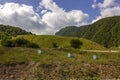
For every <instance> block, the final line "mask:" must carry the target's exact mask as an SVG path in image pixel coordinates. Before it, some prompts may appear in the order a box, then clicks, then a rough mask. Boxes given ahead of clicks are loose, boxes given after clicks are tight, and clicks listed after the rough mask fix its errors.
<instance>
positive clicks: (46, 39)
mask: <svg viewBox="0 0 120 80" xmlns="http://www.w3.org/2000/svg"><path fill="white" fill-rule="evenodd" d="M18 37H22V38H25V39H27V40H29V41H31V42H34V43H36V44H38V45H39V46H40V47H41V48H52V47H53V43H56V44H57V46H62V47H64V48H70V47H71V46H70V41H71V40H72V39H79V38H75V37H62V36H52V35H21V36H17V38H18ZM80 41H81V42H82V43H83V45H82V46H81V49H87V50H94V49H95V50H103V49H106V48H105V47H103V46H101V45H99V44H97V43H95V42H92V41H90V40H87V39H83V38H80Z"/></svg>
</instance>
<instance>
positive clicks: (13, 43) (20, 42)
mask: <svg viewBox="0 0 120 80" xmlns="http://www.w3.org/2000/svg"><path fill="white" fill-rule="evenodd" d="M1 45H2V46H6V47H29V48H39V46H38V45H37V44H35V43H32V42H29V41H28V40H26V39H24V38H17V39H14V40H2V41H1Z"/></svg>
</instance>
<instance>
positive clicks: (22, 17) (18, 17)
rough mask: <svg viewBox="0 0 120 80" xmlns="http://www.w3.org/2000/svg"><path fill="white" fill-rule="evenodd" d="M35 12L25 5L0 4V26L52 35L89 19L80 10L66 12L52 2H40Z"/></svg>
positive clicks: (48, 0) (31, 7) (51, 0)
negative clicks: (4, 25)
mask: <svg viewBox="0 0 120 80" xmlns="http://www.w3.org/2000/svg"><path fill="white" fill-rule="evenodd" d="M36 11H41V12H40V13H39V14H38V13H37V12H36ZM36 11H34V9H33V6H28V5H25V4H19V3H13V2H11V3H5V4H0V24H6V25H12V26H17V27H20V28H22V29H25V30H27V31H30V32H32V33H35V34H54V33H55V32H57V31H58V30H60V29H61V28H64V27H66V26H71V25H76V26H80V25H84V24H87V19H88V17H89V16H88V14H86V13H84V12H82V11H81V10H71V11H66V10H65V9H63V8H60V7H59V6H58V5H57V4H56V3H55V2H54V1H53V0H42V1H41V2H40V5H39V8H37V10H36Z"/></svg>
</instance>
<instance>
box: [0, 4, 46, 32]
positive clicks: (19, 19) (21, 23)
mask: <svg viewBox="0 0 120 80" xmlns="http://www.w3.org/2000/svg"><path fill="white" fill-rule="evenodd" d="M0 24H6V25H12V26H18V27H20V28H22V29H25V30H27V31H31V32H33V33H36V34H42V33H44V32H43V31H44V30H45V29H46V27H47V26H46V24H44V22H42V21H41V17H40V16H39V15H38V14H37V13H36V12H34V10H33V7H32V6H27V5H24V4H18V3H5V4H4V5H2V6H1V8H0Z"/></svg>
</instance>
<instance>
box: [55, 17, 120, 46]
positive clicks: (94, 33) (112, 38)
mask: <svg viewBox="0 0 120 80" xmlns="http://www.w3.org/2000/svg"><path fill="white" fill-rule="evenodd" d="M56 35H61V36H73V37H83V38H86V39H89V40H92V41H95V42H97V43H99V44H102V45H104V46H105V47H118V46H119V45H120V16H114V17H108V18H104V19H101V20H99V21H97V22H95V23H93V24H90V25H86V26H81V27H76V26H71V27H70V26H69V27H66V28H63V29H61V30H60V31H58V32H57V33H56Z"/></svg>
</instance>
